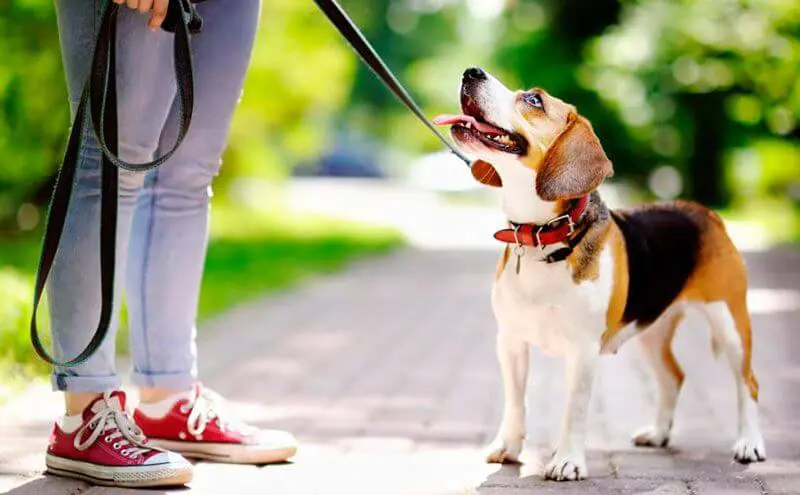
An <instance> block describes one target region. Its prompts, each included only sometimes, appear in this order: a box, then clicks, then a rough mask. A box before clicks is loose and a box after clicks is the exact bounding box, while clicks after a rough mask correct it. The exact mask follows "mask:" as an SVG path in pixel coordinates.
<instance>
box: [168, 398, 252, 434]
mask: <svg viewBox="0 0 800 495" xmlns="http://www.w3.org/2000/svg"><path fill="white" fill-rule="evenodd" d="M223 402H224V401H223V399H222V397H220V396H219V395H217V394H216V393H214V392H212V391H211V390H208V389H201V390H200V393H199V394H197V396H196V397H195V398H194V400H193V401H191V402H189V403H187V404H186V405H184V406H182V407H181V412H182V413H184V414H186V413H189V417H188V418H187V420H186V430H187V431H188V432H189V434H191V435H193V436H195V437H199V436H200V435H202V434H203V432H204V431H206V426H208V425H209V424H210V423H212V422H213V421H214V420H216V421H217V424H218V425H219V427H220V429H221V430H223V431H225V430H226V429H228V430H236V431H239V432H241V433H246V429H247V428H246V426H245V425H244V424H241V423H239V422H238V421H234V420H232V419H231V417H230V414H229V413H227V412H226V411H225V409H224V407H223Z"/></svg>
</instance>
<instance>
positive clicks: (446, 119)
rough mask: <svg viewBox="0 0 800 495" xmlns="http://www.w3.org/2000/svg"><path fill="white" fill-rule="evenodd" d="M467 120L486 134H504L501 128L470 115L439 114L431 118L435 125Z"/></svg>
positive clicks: (463, 122) (460, 122)
mask: <svg viewBox="0 0 800 495" xmlns="http://www.w3.org/2000/svg"><path fill="white" fill-rule="evenodd" d="M467 122H469V123H470V124H472V126H473V127H475V129H478V130H479V131H481V132H483V133H486V134H505V132H504V131H503V130H502V129H498V128H497V127H495V126H493V125H490V124H487V123H485V122H480V121H478V120H477V119H475V117H473V116H471V115H439V116H438V117H436V118H435V119H433V123H434V124H436V125H455V124H466V123H467Z"/></svg>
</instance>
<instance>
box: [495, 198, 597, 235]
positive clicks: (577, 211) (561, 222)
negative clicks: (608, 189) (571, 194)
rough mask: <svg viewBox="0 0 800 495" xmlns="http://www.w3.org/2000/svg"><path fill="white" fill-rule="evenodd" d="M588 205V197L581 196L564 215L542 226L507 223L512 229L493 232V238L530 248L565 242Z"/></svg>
mask: <svg viewBox="0 0 800 495" xmlns="http://www.w3.org/2000/svg"><path fill="white" fill-rule="evenodd" d="M588 204H589V196H581V197H580V198H579V199H578V202H577V203H575V205H574V206H573V207H572V208H571V209H570V210H568V211H567V212H566V213H564V214H563V215H560V216H557V217H555V218H552V219H550V220H548V221H547V223H544V224H542V225H537V224H535V223H520V224H515V223H511V222H509V223H511V225H512V228H510V229H503V230H500V231H498V232H495V234H494V238H495V239H497V240H498V241H501V242H506V243H509V244H516V245H521V246H532V247H538V246H541V247H544V246H549V245H551V244H558V243H561V242H565V241H566V240H567V238H568V237H569V236H570V235H572V233H573V232H575V224H576V223H577V222H578V219H580V217H581V215H583V212H584V211H586V206H587V205H588Z"/></svg>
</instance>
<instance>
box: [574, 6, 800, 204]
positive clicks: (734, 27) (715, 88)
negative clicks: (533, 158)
mask: <svg viewBox="0 0 800 495" xmlns="http://www.w3.org/2000/svg"><path fill="white" fill-rule="evenodd" d="M798 34H800V4H798V3H797V2H796V1H794V0H749V1H740V0H681V1H675V0H644V1H640V2H634V3H628V4H626V6H625V9H624V11H623V14H622V18H621V21H620V23H619V25H617V26H615V27H613V28H611V29H609V30H608V31H607V32H606V33H604V34H603V35H601V36H600V37H598V38H597V39H595V40H594V41H593V42H592V43H591V46H590V48H589V50H588V53H587V60H586V62H585V64H584V65H583V67H582V72H581V74H582V76H583V81H584V83H585V84H586V85H587V86H590V87H592V88H593V89H594V90H595V91H596V92H597V94H598V95H599V96H600V97H601V98H602V100H603V101H604V102H605V103H606V104H607V105H608V106H609V107H610V108H612V109H613V110H615V111H616V112H617V115H618V116H619V118H620V119H621V121H622V122H623V123H624V124H625V126H626V127H627V128H628V130H629V133H630V135H631V136H633V137H634V138H635V142H636V143H637V144H638V146H640V147H642V148H645V149H649V150H650V151H652V152H654V153H655V157H656V160H658V162H666V163H668V164H671V165H673V166H675V167H676V168H677V169H679V170H680V171H682V172H683V173H684V175H685V176H687V177H688V179H689V180H688V182H689V191H688V193H689V195H690V196H691V197H694V198H696V199H698V200H700V201H703V202H705V203H708V204H710V205H714V206H721V205H724V204H726V202H727V201H728V200H729V194H728V193H727V191H726V190H725V181H724V180H723V179H724V175H723V173H724V169H723V164H724V160H725V153H726V151H727V150H729V149H730V148H731V147H733V146H736V145H740V144H742V143H743V142H746V140H748V139H753V138H759V137H766V136H777V137H780V138H783V139H785V138H786V137H788V136H791V135H792V133H795V136H796V135H797V130H796V129H797V121H798V118H799V117H800V85H798V84H797V81H798V77H800V38H798ZM655 163H657V162H651V165H652V164H655Z"/></svg>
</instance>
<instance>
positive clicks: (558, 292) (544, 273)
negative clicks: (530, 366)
mask: <svg viewBox="0 0 800 495" xmlns="http://www.w3.org/2000/svg"><path fill="white" fill-rule="evenodd" d="M534 256H537V257H538V256H539V254H538V253H532V254H530V255H527V256H524V257H523V258H522V260H521V261H520V273H519V274H517V273H516V262H517V260H516V258H515V257H514V256H511V259H509V262H508V264H507V265H506V267H505V269H504V271H503V273H502V275H501V276H500V278H499V279H498V280H497V281H496V283H495V285H494V288H493V291H492V308H493V310H494V312H495V316H496V318H497V320H498V323H499V327H500V328H499V331H501V332H511V333H512V334H514V335H515V336H516V337H518V338H521V339H523V340H525V341H527V342H529V343H531V344H534V345H537V346H539V347H541V348H542V350H544V351H545V352H547V353H549V354H555V355H561V354H564V353H565V352H566V351H567V350H568V349H569V348H574V347H575V346H580V345H586V344H588V343H591V342H593V341H595V342H597V341H599V338H600V335H601V334H602V333H603V331H604V330H605V317H606V311H607V309H608V300H609V296H610V293H611V276H612V275H611V274H612V270H611V268H612V267H611V263H612V260H611V257H610V256H609V255H608V253H603V254H601V265H600V274H599V276H598V277H597V278H596V279H594V280H589V281H583V282H581V283H578V284H576V283H575V282H574V281H573V279H572V274H571V272H570V269H569V267H568V265H567V263H564V262H562V263H545V262H542V261H538V259H537V258H534Z"/></svg>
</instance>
